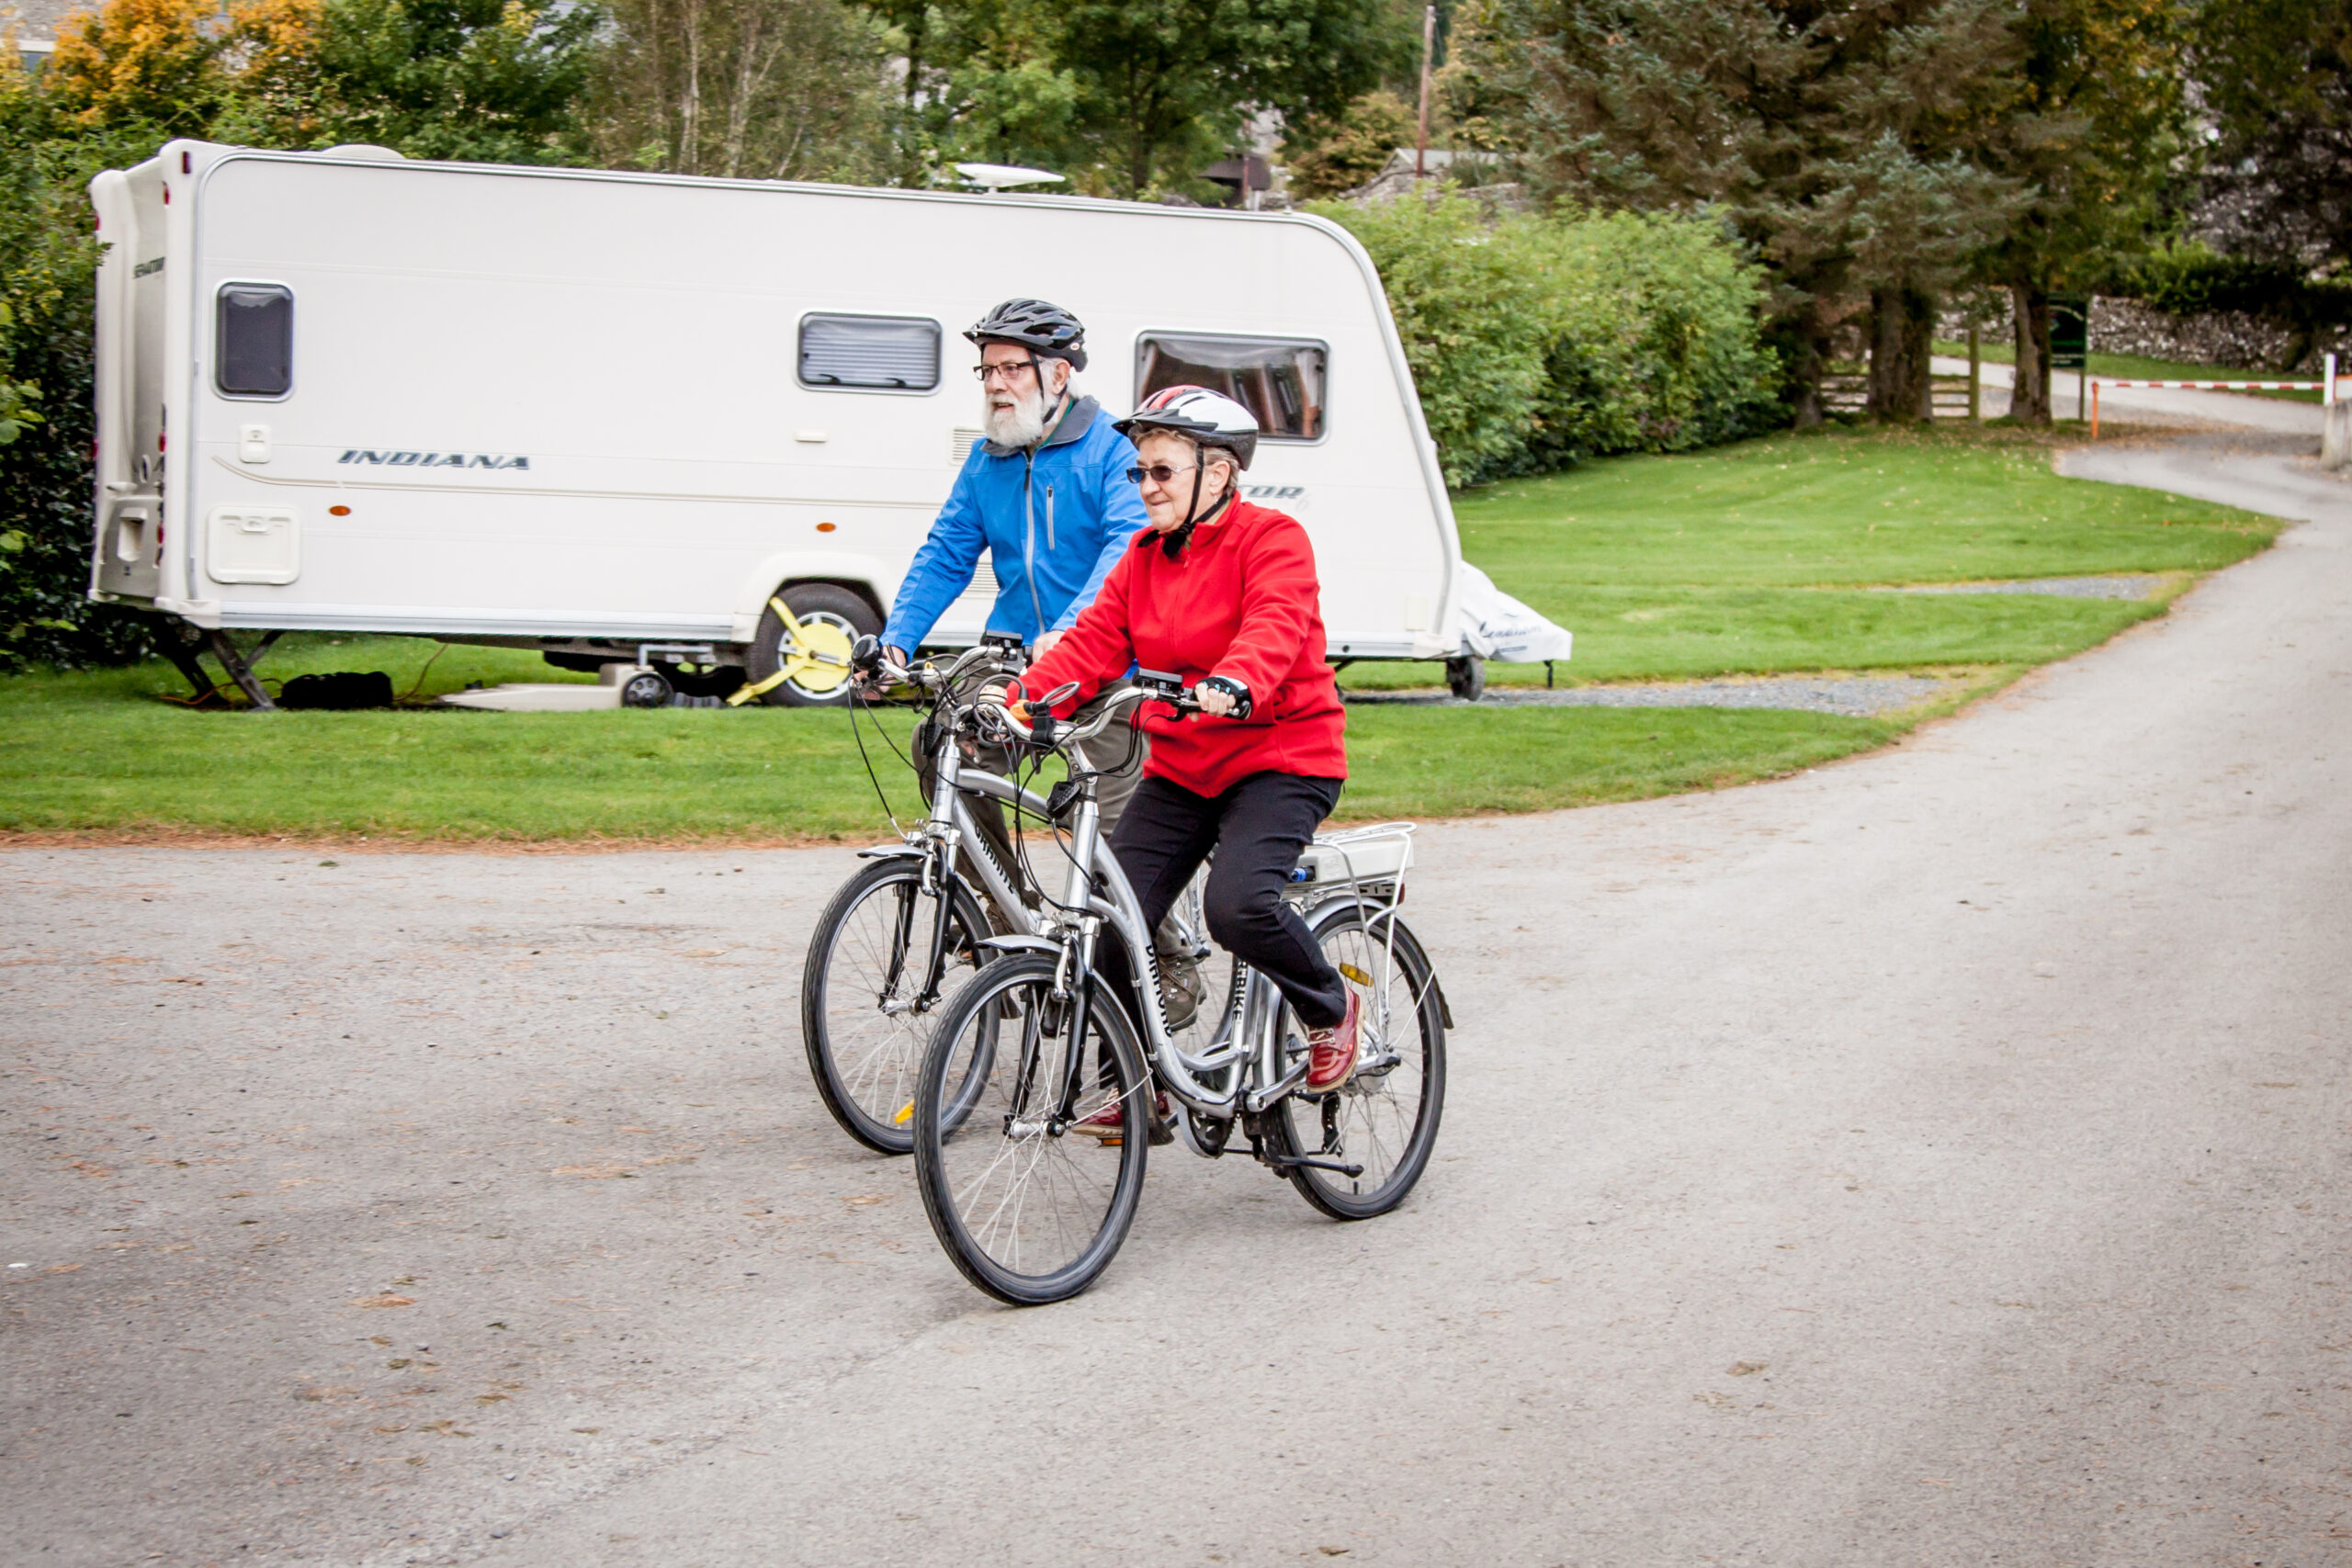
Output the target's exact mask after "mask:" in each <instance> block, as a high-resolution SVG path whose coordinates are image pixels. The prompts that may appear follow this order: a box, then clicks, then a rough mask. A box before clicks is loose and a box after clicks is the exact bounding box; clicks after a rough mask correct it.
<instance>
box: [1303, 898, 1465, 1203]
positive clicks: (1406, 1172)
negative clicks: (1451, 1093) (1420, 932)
mask: <svg viewBox="0 0 2352 1568" xmlns="http://www.w3.org/2000/svg"><path fill="white" fill-rule="evenodd" d="M1315 936H1316V940H1317V942H1320V943H1321V944H1322V948H1323V956H1324V957H1326V958H1328V959H1329V960H1330V961H1331V963H1332V964H1333V966H1334V967H1336V968H1337V969H1338V970H1339V971H1340V978H1341V979H1342V980H1343V981H1345V982H1346V985H1347V987H1348V990H1349V992H1350V993H1351V995H1353V996H1354V997H1355V998H1356V999H1357V1001H1358V1003H1359V1005H1360V1006H1361V1007H1362V1009H1363V1012H1362V1014H1361V1020H1362V1021H1361V1029H1362V1032H1361V1034H1360V1036H1359V1041H1360V1043H1359V1044H1358V1047H1357V1054H1356V1063H1357V1066H1356V1071H1355V1076H1354V1077H1351V1078H1349V1079H1348V1081H1347V1082H1346V1083H1344V1084H1341V1085H1340V1087H1339V1088H1338V1089H1334V1090H1333V1091H1331V1092H1330V1093H1329V1094H1325V1095H1318V1096H1316V1097H1314V1098H1313V1099H1308V1098H1306V1097H1305V1096H1301V1095H1293V1096H1291V1097H1290V1098H1288V1099H1286V1100H1283V1101H1282V1103H1281V1104H1280V1105H1278V1106H1277V1107H1276V1108H1275V1111H1274V1115H1273V1119H1272V1121H1273V1131H1274V1134H1275V1137H1276V1140H1277V1142H1278V1143H1280V1144H1282V1145H1284V1146H1283V1147H1282V1148H1281V1149H1280V1150H1279V1151H1278V1152H1279V1153H1282V1154H1284V1155H1288V1156H1292V1157H1295V1158H1305V1159H1312V1160H1317V1161H1321V1162H1323V1163H1324V1164H1326V1165H1330V1166H1350V1165H1352V1166H1360V1167H1362V1168H1363V1173H1362V1174H1361V1175H1358V1176H1349V1175H1347V1174H1346V1173H1345V1172H1344V1171H1341V1170H1326V1169H1317V1168H1311V1167H1306V1166H1292V1167H1291V1168H1290V1170H1289V1175H1290V1180H1291V1185H1292V1186H1294V1187H1295V1188H1297V1189H1298V1192H1299V1196H1300V1197H1302V1198H1304V1199H1306V1201H1308V1202H1309V1203H1312V1204H1314V1205H1315V1207H1317V1209H1320V1210H1321V1211H1322V1212H1323V1213H1327V1214H1329V1215H1330V1216H1331V1217H1332V1218H1333V1219H1335V1220H1368V1219H1371V1218H1372V1217H1374V1215H1376V1214H1385V1213H1388V1211H1389V1210H1391V1209H1393V1208H1395V1207H1396V1206H1397V1204H1399V1203H1401V1202H1403V1201H1405V1195H1406V1194H1407V1193H1408V1192H1410V1191H1411V1190H1413V1184H1414V1183H1415V1182H1417V1181H1419V1179H1421V1171H1422V1169H1423V1168H1425V1167H1427V1166H1428V1164H1429V1161H1430V1149H1431V1148H1432V1147H1433V1146H1434V1145H1436V1143H1437V1124H1438V1117H1439V1113H1440V1112H1441V1111H1442V1110H1443V1109H1444V1106H1445V1003H1444V1000H1443V998H1441V997H1440V996H1439V994H1438V988H1437V972H1436V971H1435V970H1434V969H1433V968H1431V967H1430V961H1429V955H1428V954H1427V953H1423V952H1422V951H1421V944H1420V943H1419V942H1417V941H1415V940H1414V937H1413V933H1412V931H1409V930H1408V929H1407V927H1406V925H1405V923H1404V922H1403V921H1401V920H1399V919H1397V917H1396V915H1395V914H1394V913H1389V912H1383V911H1381V910H1379V909H1377V908H1374V909H1366V908H1364V907H1363V905H1360V904H1351V905H1349V906H1347V907H1345V908H1340V909H1338V910H1334V911H1333V912H1332V913H1331V914H1329V916H1328V917H1326V918H1322V919H1317V921H1316V922H1315Z"/></svg>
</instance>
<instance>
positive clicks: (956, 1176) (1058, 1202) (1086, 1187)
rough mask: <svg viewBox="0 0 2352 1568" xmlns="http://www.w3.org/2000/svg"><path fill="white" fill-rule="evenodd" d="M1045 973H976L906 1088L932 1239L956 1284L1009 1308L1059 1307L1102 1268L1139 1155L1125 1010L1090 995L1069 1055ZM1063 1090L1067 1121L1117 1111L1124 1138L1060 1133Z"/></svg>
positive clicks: (1131, 1197) (1134, 1059)
mask: <svg viewBox="0 0 2352 1568" xmlns="http://www.w3.org/2000/svg"><path fill="white" fill-rule="evenodd" d="M1055 969H1056V963H1055V960H1054V959H1053V958H1052V957H1051V956H1048V955H1046V954H1042V953H1034V954H1023V955H1021V956H1018V957H1012V958H1006V959H1001V960H1000V961H998V962H997V963H995V964H990V965H989V967H988V968H987V969H986V970H984V971H982V972H981V974H980V975H979V976H978V977H977V978H975V979H973V980H972V981H971V982H970V983H968V984H967V985H966V986H965V987H964V988H963V989H962V990H961V991H959V992H958V993H957V994H956V999H955V1001H954V1002H953V1003H952V1004H950V1006H949V1007H948V1008H947V1010H946V1011H945V1012H944V1013H943V1014H941V1016H940V1019H939V1022H938V1024H937V1026H936V1027H935V1028H934V1029H933V1032H932V1038H931V1045H930V1048H929V1050H928V1051H927V1052H925V1054H924V1056H923V1063H922V1072H921V1073H920V1074H919V1075H918V1076H917V1077H916V1080H915V1113H914V1118H913V1127H912V1131H913V1133H914V1153H915V1178H916V1182H917V1184H918V1185H919V1186H920V1187H921V1188H922V1201H923V1208H924V1210H925V1211H926V1212H927V1213H929V1214H930V1216H931V1227H932V1229H933V1231H934V1232H935V1233H937V1235H938V1236H939V1242H940V1245H941V1246H942V1247H945V1248H946V1249H947V1255H948V1256H949V1257H950V1258H954V1259H955V1261H956V1268H957V1269H961V1270H962V1271H963V1274H964V1277H965V1278H966V1279H967V1280H970V1281H971V1282H972V1283H973V1284H974V1285H977V1286H978V1287H979V1288H980V1289H981V1290H983V1291H985V1292H988V1293H989V1295H991V1296H994V1297H995V1298H996V1299H997V1300H999V1301H1001V1302H1007V1303H1012V1305H1014V1306H1034V1305H1037V1304H1040V1303H1046V1302H1058V1301H1066V1300H1068V1299H1069V1297H1071V1296H1074V1295H1077V1294H1078V1293H1079V1292H1080V1291H1083V1290H1085V1289H1086V1288H1087V1286H1089V1285H1091V1284H1092V1283H1093V1282H1094V1280H1095V1279H1096V1278H1097V1277H1098V1276H1099V1275H1101V1274H1102V1272H1103V1269H1106V1268H1108V1267H1109V1266H1110V1262H1111V1259H1112V1258H1114V1256H1116V1255H1117V1253H1118V1250H1119V1244H1120V1243H1121V1242H1123V1241H1125V1239H1126V1235H1127V1227H1128V1226H1129V1225H1130V1224H1133V1223H1134V1220H1135V1213H1136V1203H1137V1201H1139V1200H1140V1199H1141V1197H1142V1195H1143V1175H1144V1158H1145V1156H1146V1153H1147V1152H1148V1149H1149V1147H1150V1144H1151V1140H1150V1139H1149V1137H1148V1136H1147V1135H1146V1123H1147V1122H1148V1118H1149V1116H1150V1111H1151V1105H1150V1100H1149V1095H1150V1092H1151V1090H1150V1082H1149V1079H1148V1077H1147V1076H1146V1074H1145V1071H1144V1066H1143V1055H1142V1053H1141V1052H1140V1051H1139V1050H1138V1049H1137V1047H1136V1037H1135V1030H1134V1026H1133V1025H1132V1024H1131V1023H1130V1022H1129V1021H1128V1019H1127V1016H1126V1012H1125V1010H1124V1009H1122V1008H1121V1007H1119V1006H1118V1005H1117V1004H1116V1003H1115V1002H1114V1000H1113V999H1112V998H1111V997H1110V995H1109V994H1108V992H1107V991H1106V990H1104V989H1103V988H1102V987H1099V986H1098V987H1097V988H1096V991H1095V993H1094V997H1093V999H1092V1002H1091V1005H1090V1006H1089V1008H1088V1009H1087V1022H1086V1038H1085V1039H1084V1040H1081V1041H1076V1042H1073V1041H1072V1040H1071V1038H1070V1029H1069V1022H1070V1016H1069V1015H1070V1012H1071V1008H1070V1006H1069V1003H1067V1002H1061V1001H1057V1000H1055V999H1054V996H1053V988H1054V973H1055ZM1073 1076H1074V1077H1075V1081H1076V1085H1077V1095H1076V1100H1075V1104H1074V1108H1073V1110H1072V1113H1071V1116H1070V1117H1069V1122H1075V1121H1077V1120H1080V1119H1082V1118H1084V1117H1086V1116H1089V1115H1091V1114H1092V1113H1094V1112H1096V1111H1101V1110H1103V1109H1104V1108H1105V1107H1108V1106H1110V1105H1113V1104H1124V1105H1125V1110H1126V1122H1125V1134H1124V1135H1123V1136H1120V1137H1117V1138H1115V1139H1110V1140H1104V1141H1103V1142H1100V1143H1098V1142H1097V1141H1096V1140H1095V1139H1094V1138H1093V1137H1091V1136H1089V1135H1087V1134H1081V1133H1074V1132H1071V1131H1069V1122H1065V1121H1064V1120H1063V1119H1062V1118H1061V1117H1060V1116H1059V1115H1058V1114H1057V1113H1058V1111H1060V1109H1061V1103H1062V1097H1063V1094H1064V1091H1065V1086H1066V1085H1068V1084H1069V1083H1070V1082H1071V1081H1072V1078H1073ZM951 1095H952V1097H953V1101H952V1103H951ZM958 1112H960V1113H958Z"/></svg>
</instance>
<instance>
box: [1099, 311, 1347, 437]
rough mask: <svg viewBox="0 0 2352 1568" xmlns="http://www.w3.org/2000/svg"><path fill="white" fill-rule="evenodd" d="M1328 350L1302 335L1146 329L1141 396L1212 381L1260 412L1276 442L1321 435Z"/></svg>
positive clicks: (1139, 354) (1139, 343)
mask: <svg viewBox="0 0 2352 1568" xmlns="http://www.w3.org/2000/svg"><path fill="white" fill-rule="evenodd" d="M1328 353H1329V351H1328V350H1327V349H1326V348H1325V347H1324V345H1323V344H1319V343H1315V342H1311V341H1308V340H1305V339H1299V338H1267V337H1209V336H1205V335H1203V334H1199V333H1144V334H1143V336H1142V337H1141V338H1139V339H1137V340H1136V402H1138V403H1140V402H1142V401H1143V400H1144V399H1146V398H1148V397H1149V396H1151V394H1152V393H1154V392H1157V391H1159V390H1160V389H1162V388H1165V387H1206V388H1207V389H1209V390H1211V391H1213V392H1223V393H1224V394H1225V395H1226V396H1227V397H1228V398H1231V399H1233V400H1235V401H1236V402H1238V403H1239V404H1240V405H1241V406H1242V407H1244V408H1246V409H1248V410H1249V411H1250V412H1251V413H1254V414H1256V415H1257V416H1258V428H1259V430H1260V431H1261V433H1262V434H1264V436H1265V438H1266V439H1268V440H1270V441H1320V440H1322V439H1323V412H1324V410H1323V382H1324V374H1323V366H1324V360H1325V358H1326V357H1327V355H1328Z"/></svg>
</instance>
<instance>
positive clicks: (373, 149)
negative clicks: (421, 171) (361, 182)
mask: <svg viewBox="0 0 2352 1568" xmlns="http://www.w3.org/2000/svg"><path fill="white" fill-rule="evenodd" d="M321 156H322V157H327V158H368V159H371V160H373V161H374V162H376V163H379V164H405V163H407V162H408V157H407V155H406V154H405V153H401V152H393V151H392V150H391V149H390V148H389V147H379V146H377V145H376V144H375V143H374V142H372V141H346V142H344V143H343V144H342V145H341V146H339V147H330V148H328V149H327V150H326V152H323V153H322V154H321Z"/></svg>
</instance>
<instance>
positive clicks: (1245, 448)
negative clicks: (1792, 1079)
mask: <svg viewBox="0 0 2352 1568" xmlns="http://www.w3.org/2000/svg"><path fill="white" fill-rule="evenodd" d="M1111 428H1112V429H1114V430H1115V431H1117V432H1118V433H1119V434H1122V435H1124V436H1125V437H1126V438H1127V439H1128V440H1130V441H1139V440H1141V439H1142V438H1143V437H1144V436H1146V435H1148V434H1151V433H1152V432H1153V431H1155V430H1168V431H1173V432H1175V433H1176V434H1179V435H1189V436H1191V437H1192V438H1193V440H1195V441H1197V442H1199V443H1200V444H1201V445H1202V446H1215V447H1218V448H1220V449H1222V450H1224V451H1227V452H1230V453H1232V454H1233V458H1234V461H1235V462H1237V463H1238V464H1240V465H1241V466H1242V467H1243V468H1248V467H1249V466H1250V458H1252V457H1256V456H1257V455H1258V416H1257V415H1255V414H1253V413H1251V412H1250V411H1249V410H1248V409H1246V408H1243V407H1242V406H1241V405H1240V404H1239V403H1237V402H1235V401H1234V400H1232V399H1231V398H1228V397H1227V396H1226V395H1225V394H1224V393H1222V392H1212V391H1210V390H1209V389H1207V388H1206V387H1163V388H1161V389H1159V391H1157V392H1154V393H1152V395H1151V396H1149V397H1148V398H1146V399H1145V400H1143V406H1142V407H1141V408H1138V409H1137V410H1136V412H1133V413H1131V414H1129V415H1128V416H1127V417H1126V418H1125V419H1123V420H1121V421H1119V422H1118V423H1116V424H1114V425H1113V426H1112V427H1111Z"/></svg>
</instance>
